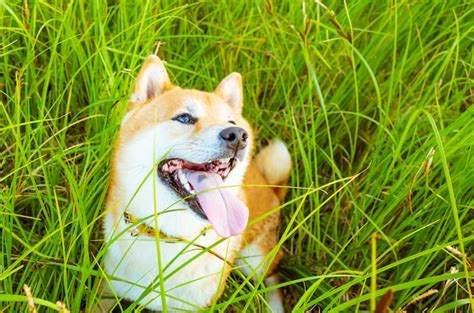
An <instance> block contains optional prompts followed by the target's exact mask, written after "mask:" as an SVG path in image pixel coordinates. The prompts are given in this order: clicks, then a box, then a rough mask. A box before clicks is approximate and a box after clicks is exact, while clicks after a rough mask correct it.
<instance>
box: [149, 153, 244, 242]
mask: <svg viewBox="0 0 474 313" xmlns="http://www.w3.org/2000/svg"><path fill="white" fill-rule="evenodd" d="M236 163H237V160H236V159H235V158H226V159H218V160H212V161H209V162H206V163H192V162H189V161H186V160H182V159H168V160H165V161H162V162H161V163H160V164H159V165H158V175H159V176H160V178H161V179H162V180H163V181H165V182H166V183H167V184H168V185H169V186H170V187H171V188H172V189H173V190H174V191H175V192H176V193H177V194H178V195H179V196H180V197H181V198H184V199H185V200H186V201H187V202H188V204H189V205H190V207H191V209H192V210H193V211H194V212H195V213H196V214H198V215H199V216H200V217H202V218H204V219H208V220H209V222H210V223H211V224H212V226H213V227H214V229H215V231H216V232H217V233H218V234H219V235H220V236H221V237H229V236H235V235H238V234H240V233H242V232H243V231H244V230H245V227H246V226H247V221H248V209H247V207H246V206H245V204H244V203H243V202H242V201H241V200H240V199H239V198H237V196H235V195H234V194H233V193H232V192H231V191H230V188H223V187H224V181H223V180H224V179H225V178H226V177H227V176H228V175H229V173H230V172H231V171H232V169H233V168H234V167H235V165H236Z"/></svg>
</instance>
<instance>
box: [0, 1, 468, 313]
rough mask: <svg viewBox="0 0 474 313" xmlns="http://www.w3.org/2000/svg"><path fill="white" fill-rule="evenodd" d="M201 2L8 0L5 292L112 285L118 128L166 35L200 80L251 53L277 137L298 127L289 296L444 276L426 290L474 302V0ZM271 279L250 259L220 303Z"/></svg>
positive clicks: (441, 306) (3, 61)
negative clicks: (108, 227) (261, 276)
mask: <svg viewBox="0 0 474 313" xmlns="http://www.w3.org/2000/svg"><path fill="white" fill-rule="evenodd" d="M107 2H108V3H109V4H107ZM187 2H188V1H177V2H176V3H174V2H171V1H166V0H163V1H148V0H143V1H133V0H126V1H125V0H117V1H64V2H63V1H59V0H51V1H43V0H25V1H6V0H0V19H1V23H0V35H1V36H0V104H1V106H0V167H1V168H0V189H1V201H0V234H1V237H0V240H1V243H0V255H1V256H0V311H2V312H3V311H5V312H24V311H25V310H26V307H27V306H26V300H27V298H26V296H25V295H24V293H23V289H22V288H23V285H24V284H27V285H29V286H30V288H31V290H32V294H33V296H34V297H35V302H36V305H37V306H38V308H39V309H40V311H41V312H43V311H47V310H50V311H54V310H55V308H56V305H55V302H56V301H58V300H60V301H62V302H64V303H65V305H66V307H67V308H69V309H70V310H71V312H79V310H80V309H81V308H82V309H83V308H90V307H91V305H92V304H93V302H94V299H95V294H96V291H97V283H98V280H99V279H98V278H100V277H102V276H103V272H102V270H101V268H100V266H99V264H100V262H101V259H100V256H101V255H102V254H103V251H104V250H103V248H104V247H103V246H102V244H101V243H102V241H101V236H100V227H101V224H100V219H101V214H102V208H103V206H104V197H105V194H106V189H107V178H108V174H109V166H110V155H111V148H112V143H113V142H114V138H115V136H116V134H117V130H118V127H119V125H120V120H121V117H122V116H123V114H124V112H125V110H126V102H127V101H126V100H127V99H128V97H129V95H130V93H131V91H132V84H133V77H134V75H136V74H137V72H138V69H139V67H140V65H141V63H142V61H143V59H144V57H146V56H147V55H148V54H150V53H153V52H154V51H155V49H156V45H157V43H158V42H162V45H161V47H160V51H159V55H160V57H161V58H162V59H164V60H166V61H167V68H168V71H169V73H170V75H171V77H172V80H173V82H175V83H177V84H179V85H181V86H185V87H192V88H199V89H204V90H212V89H214V88H215V86H216V85H217V83H218V82H219V80H220V79H221V78H222V77H224V76H225V75H226V74H228V73H230V72H232V71H238V72H240V73H242V75H243V79H244V89H245V109H244V111H245V116H246V117H248V119H249V120H250V121H251V123H252V125H253V126H254V127H255V129H256V131H257V133H258V138H259V143H264V141H265V140H266V139H270V138H273V137H281V138H283V139H284V140H285V141H286V142H287V143H288V145H289V148H290V151H291V153H292V158H293V161H294V170H293V171H292V176H291V182H290V185H291V186H292V187H293V188H292V189H291V191H290V193H289V195H288V197H287V201H288V202H287V203H286V204H285V205H284V206H282V208H281V212H282V214H283V217H282V224H281V225H282V227H281V229H280V234H281V238H282V240H281V242H280V243H281V244H282V247H283V249H284V251H285V254H286V256H285V258H284V259H283V262H282V264H281V266H280V270H279V271H280V274H281V276H282V277H283V282H282V285H283V286H285V300H286V304H287V306H288V307H293V308H294V309H295V311H298V312H303V311H305V310H312V309H313V310H315V311H317V310H318V308H319V309H321V310H325V311H333V312H336V311H345V312H367V311H369V310H370V309H371V308H373V307H374V304H375V303H376V301H378V300H379V298H380V297H381V296H382V295H383V294H384V293H385V292H386V291H387V289H388V288H391V289H392V290H393V291H394V299H393V303H392V304H391V305H390V308H391V310H393V311H395V310H396V309H398V308H403V307H405V306H406V305H408V304H409V303H410V301H412V300H413V299H414V298H416V297H417V296H420V295H421V294H423V293H425V292H426V291H428V290H430V289H437V290H439V292H438V293H436V294H434V295H431V296H429V297H427V298H425V299H424V300H421V301H417V302H416V303H414V304H410V305H409V306H408V307H407V308H406V309H407V310H409V311H422V310H424V309H429V310H431V309H434V308H436V309H437V311H436V312H445V311H453V310H454V308H456V307H457V308H458V309H459V310H460V311H463V312H474V298H473V294H472V293H473V291H469V288H472V287H470V286H469V285H470V284H471V286H472V284H473V281H472V280H473V278H472V276H473V272H472V268H471V269H469V268H468V263H467V262H468V260H467V258H470V259H474V244H473V241H474V209H473V207H474V151H473V148H474V107H473V106H472V103H473V101H474V84H473V77H474V76H473V73H474V68H473V61H474V45H473V44H472V43H473V39H474V38H473V37H474V24H473V22H472V21H473V20H474V9H473V7H472V5H469V3H468V2H463V1H448V0H446V1H442V0H434V1H429V2H428V1H409V2H406V1H400V2H395V1H345V2H343V1H324V4H318V3H316V2H314V1H309V0H307V1H303V2H302V1H293V0H286V1H272V0H265V1H236V0H232V1H207V2H206V1H202V2H195V3H190V4H186V3H187ZM372 238H373V239H372ZM448 246H455V247H457V248H458V249H459V250H460V251H461V252H462V253H464V256H463V255H461V256H459V255H455V254H453V253H452V252H450V251H449V250H448V249H447V247H448ZM97 257H99V258H97ZM452 268H454V269H456V271H458V272H457V273H456V272H455V271H451V269H452ZM470 270H471V272H470ZM470 277H471V278H470ZM468 279H471V282H469V281H468ZM453 280H454V281H453ZM447 282H448V283H451V284H449V287H447V288H446V292H443V289H444V288H445V284H446V283H447ZM264 290H265V287H264V286H263V285H262V284H258V285H256V286H252V285H251V284H250V283H249V282H248V281H246V280H245V279H244V278H242V277H241V275H239V273H238V271H235V273H234V274H233V276H232V279H231V280H229V286H228V288H227V289H226V290H225V293H224V296H223V297H222V298H221V300H220V301H219V302H218V303H217V304H216V305H215V307H214V309H216V310H217V309H219V310H222V311H225V310H229V309H231V308H232V309H233V310H235V311H240V310H242V309H243V308H247V309H250V310H255V311H258V310H260V309H261V308H263V306H264V304H263V301H262V294H263V292H264ZM132 307H133V305H132ZM47 308H49V309H47ZM130 311H131V308H130V309H129V312H130Z"/></svg>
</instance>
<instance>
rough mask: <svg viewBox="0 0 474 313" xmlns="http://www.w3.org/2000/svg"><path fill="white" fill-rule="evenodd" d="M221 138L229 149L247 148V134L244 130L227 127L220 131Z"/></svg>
mask: <svg viewBox="0 0 474 313" xmlns="http://www.w3.org/2000/svg"><path fill="white" fill-rule="evenodd" d="M220 136H221V138H222V139H223V140H224V142H225V143H226V144H227V147H229V148H231V149H234V150H235V149H239V150H241V149H243V148H245V147H246V146H247V139H248V138H249V134H248V133H247V131H245V129H243V128H240V127H228V128H226V129H224V130H222V131H221V133H220Z"/></svg>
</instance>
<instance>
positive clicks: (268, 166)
mask: <svg viewBox="0 0 474 313" xmlns="http://www.w3.org/2000/svg"><path fill="white" fill-rule="evenodd" d="M255 165H256V166H257V168H258V170H259V171H260V172H261V173H262V174H263V176H264V177H265V179H266V180H267V182H268V184H269V185H278V186H281V187H274V188H273V191H274V192H275V194H276V195H277V197H278V199H279V200H280V201H282V200H283V198H285V195H286V193H287V191H288V188H287V187H286V185H287V183H288V178H289V177H290V170H291V156H290V153H289V152H288V149H287V148H286V145H285V144H284V143H283V141H281V140H279V139H274V140H272V141H271V142H270V143H269V144H268V146H266V147H265V148H263V149H262V150H261V151H260V152H259V153H258V154H257V155H256V156H255Z"/></svg>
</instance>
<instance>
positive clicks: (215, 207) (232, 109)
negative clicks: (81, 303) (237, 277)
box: [96, 55, 291, 312]
mask: <svg viewBox="0 0 474 313" xmlns="http://www.w3.org/2000/svg"><path fill="white" fill-rule="evenodd" d="M242 104H243V91H242V79H241V76H240V74H238V73H232V74H230V75H229V76H227V77H226V78H224V79H223V80H222V81H221V82H220V84H219V85H218V87H217V88H216V89H215V90H214V91H213V92H204V91H198V90H193V89H184V88H180V87H177V86H174V85H173V84H172V83H171V81H170V79H169V76H168V74H167V71H166V69H165V66H164V64H163V62H162V61H161V60H160V59H159V58H158V57H157V56H156V55H150V56H148V57H147V58H146V60H145V63H144V64H143V66H142V68H141V70H140V73H139V75H138V77H137V78H136V84H135V89H134V93H133V95H132V97H131V98H130V100H129V104H128V112H127V113H126V115H125V117H124V118H123V120H122V123H121V127H120V131H119V134H118V139H117V141H116V144H115V146H114V152H113V161H112V172H111V176H110V184H109V190H108V195H107V199H106V212H105V217H104V236H105V241H106V249H107V252H106V256H105V260H104V269H105V272H106V273H107V274H108V277H109V278H108V279H107V289H108V290H109V292H110V293H111V294H113V295H115V297H116V298H124V299H128V300H131V301H138V302H139V303H140V305H141V306H142V307H146V308H147V309H150V310H162V309H163V308H164V307H165V306H166V308H167V309H168V310H170V311H175V310H192V311H196V310H202V309H203V308H206V307H208V306H210V305H212V303H214V302H215V301H216V300H217V299H218V298H219V296H220V295H221V294H222V292H223V290H224V286H225V281H226V279H227V278H228V276H229V273H230V271H231V269H232V268H233V264H236V265H237V266H238V267H239V268H240V270H241V271H242V273H243V274H244V275H247V276H248V277H249V276H250V277H252V278H253V279H254V280H256V281H259V279H260V280H262V279H263V281H264V283H265V284H266V286H267V287H269V286H274V285H276V284H278V283H279V278H278V274H276V269H277V266H278V263H279V261H280V259H281V256H282V253H281V252H280V251H279V250H278V249H277V248H276V245H277V243H278V234H277V228H278V223H279V211H278V208H277V207H278V206H279V205H280V202H281V201H282V199H283V197H284V196H285V193H286V191H287V188H286V187H285V186H286V184H287V182H288V179H289V175H290V169H291V158H290V154H289V152H288V150H287V148H286V146H285V144H284V143H282V142H281V141H279V140H274V141H272V142H271V143H270V144H269V145H268V146H266V147H265V148H263V149H262V150H261V151H260V152H259V153H258V154H257V155H256V156H255V158H253V160H252V157H251V156H252V153H253V146H254V134H253V132H252V128H251V127H250V125H249V123H248V122H247V121H246V120H245V119H244V118H243V117H242ZM266 299H267V300H266V301H267V305H268V306H269V307H270V308H271V309H272V310H273V311H275V312H283V311H284V306H283V301H282V295H281V292H280V291H279V290H278V289H272V290H271V291H269V292H267V294H266ZM96 311H97V310H96Z"/></svg>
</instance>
